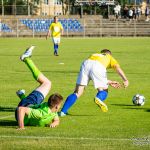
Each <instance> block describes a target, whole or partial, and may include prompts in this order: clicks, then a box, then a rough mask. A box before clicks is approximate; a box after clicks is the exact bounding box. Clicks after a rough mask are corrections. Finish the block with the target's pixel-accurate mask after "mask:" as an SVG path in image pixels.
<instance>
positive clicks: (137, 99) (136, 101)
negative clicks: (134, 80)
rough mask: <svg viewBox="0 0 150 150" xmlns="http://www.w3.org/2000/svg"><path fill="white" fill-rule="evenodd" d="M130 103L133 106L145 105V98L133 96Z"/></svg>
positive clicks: (138, 95)
mask: <svg viewBox="0 0 150 150" xmlns="http://www.w3.org/2000/svg"><path fill="white" fill-rule="evenodd" d="M132 102H133V104H134V105H137V106H143V105H144V104H145V97H144V96H143V95H141V94H136V95H134V96H133V98H132Z"/></svg>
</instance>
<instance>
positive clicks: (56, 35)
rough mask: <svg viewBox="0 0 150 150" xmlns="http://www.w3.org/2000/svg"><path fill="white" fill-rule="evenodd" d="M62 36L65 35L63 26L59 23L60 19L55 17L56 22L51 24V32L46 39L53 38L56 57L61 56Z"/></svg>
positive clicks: (49, 31)
mask: <svg viewBox="0 0 150 150" xmlns="http://www.w3.org/2000/svg"><path fill="white" fill-rule="evenodd" d="M61 35H63V26H62V24H61V23H60V22H58V17H57V16H55V17H54V22H53V23H51V25H50V27H49V30H48V32H47V35H46V39H47V37H50V36H52V40H53V43H54V55H55V56H59V55H58V47H59V44H60V36H61Z"/></svg>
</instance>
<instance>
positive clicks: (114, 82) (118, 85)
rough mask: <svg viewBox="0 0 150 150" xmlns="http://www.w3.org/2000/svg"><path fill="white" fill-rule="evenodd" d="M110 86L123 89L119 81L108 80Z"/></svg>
mask: <svg viewBox="0 0 150 150" xmlns="http://www.w3.org/2000/svg"><path fill="white" fill-rule="evenodd" d="M108 85H110V86H112V87H113V88H120V87H121V85H120V83H119V82H118V81H111V80H108Z"/></svg>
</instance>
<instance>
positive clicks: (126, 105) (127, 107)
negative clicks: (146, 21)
mask: <svg viewBox="0 0 150 150" xmlns="http://www.w3.org/2000/svg"><path fill="white" fill-rule="evenodd" d="M111 105H113V106H123V107H122V108H123V109H136V110H144V111H147V112H150V109H147V108H143V107H141V106H135V105H132V104H111Z"/></svg>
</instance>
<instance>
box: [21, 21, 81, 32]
mask: <svg viewBox="0 0 150 150" xmlns="http://www.w3.org/2000/svg"><path fill="white" fill-rule="evenodd" d="M59 21H60V22H61V24H62V26H63V28H64V31H68V32H82V31H83V30H82V29H83V28H81V27H82V25H81V23H80V22H79V21H78V20H77V19H59ZM20 22H21V23H22V24H24V25H25V26H27V27H28V28H29V29H30V30H34V32H47V30H48V28H49V25H50V24H51V23H52V22H53V19H20Z"/></svg>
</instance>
